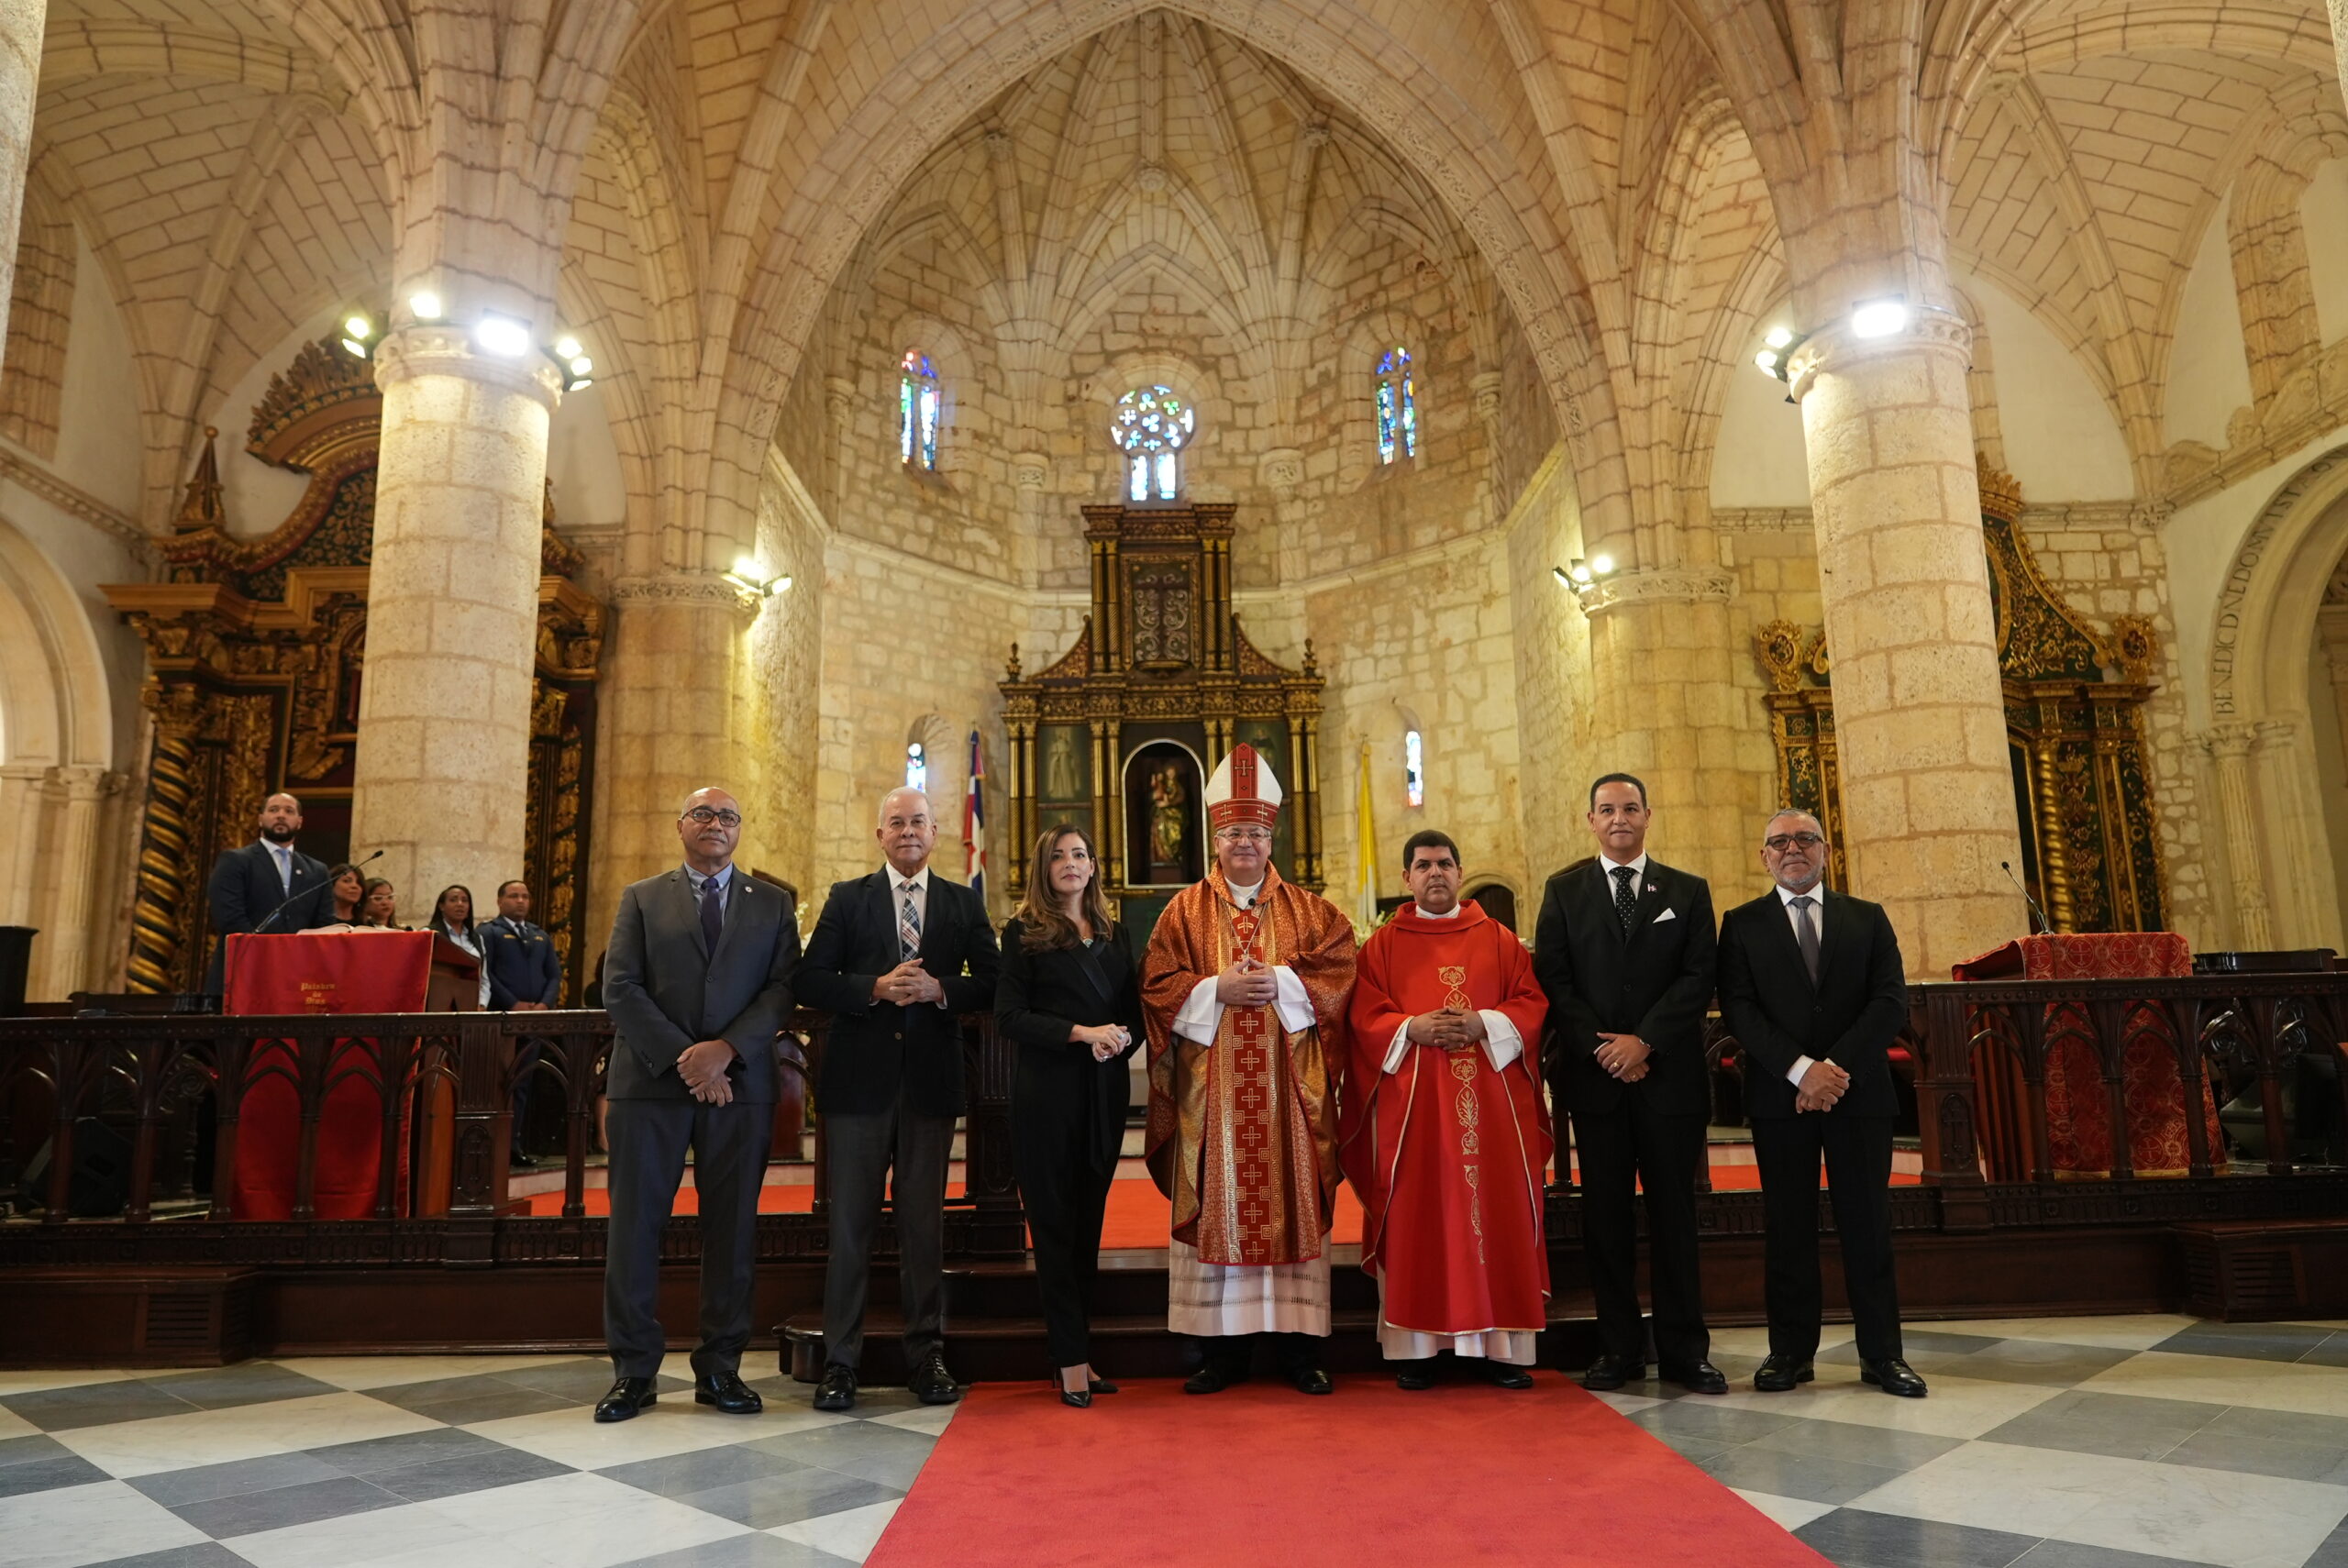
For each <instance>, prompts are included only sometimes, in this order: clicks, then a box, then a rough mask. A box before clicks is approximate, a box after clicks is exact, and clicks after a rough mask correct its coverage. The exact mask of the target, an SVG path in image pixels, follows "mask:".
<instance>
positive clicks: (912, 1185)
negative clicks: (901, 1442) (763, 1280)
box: [799, 789, 999, 1410]
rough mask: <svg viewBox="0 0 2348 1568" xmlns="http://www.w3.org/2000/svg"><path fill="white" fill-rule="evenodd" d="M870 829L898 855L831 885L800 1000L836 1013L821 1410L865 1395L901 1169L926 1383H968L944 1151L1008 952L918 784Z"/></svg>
mask: <svg viewBox="0 0 2348 1568" xmlns="http://www.w3.org/2000/svg"><path fill="white" fill-rule="evenodd" d="M873 836H874V837H875V838H877V839H879V840H880V842H881V854H882V856H884V857H886V859H887V860H888V865H887V866H886V867H883V868H882V869H881V870H879V871H875V872H873V873H872V874H871V875H870V876H869V877H858V878H854V879H853V880H851V881H847V882H835V883H833V884H832V893H831V897H830V898H828V899H826V900H824V912H823V914H822V915H821V916H819V917H818V918H817V919H816V922H815V933H814V935H813V936H811V937H809V938H808V939H807V956H806V958H805V959H804V960H803V961H802V962H801V964H800V966H799V998H800V1000H802V1001H803V1002H804V1003H805V1004H806V1005H807V1006H809V1007H818V1008H822V1009H824V1010H825V1011H827V1012H829V1013H830V1014H831V1015H832V1029H831V1037H830V1039H829V1040H828V1041H827V1042H826V1043H825V1047H824V1069H823V1081H822V1083H821V1084H820V1085H819V1086H818V1087H817V1089H816V1101H817V1103H818V1104H819V1105H821V1106H822V1107H823V1113H824V1158H825V1164H826V1167H827V1170H828V1180H829V1184H830V1185H829V1189H828V1192H827V1196H828V1197H829V1198H830V1199H831V1211H832V1220H831V1254H830V1260H829V1262H828V1263H827V1264H825V1270H824V1372H823V1377H822V1379H821V1381H820V1382H819V1383H818V1384H817V1385H816V1388H815V1408H817V1409H819V1410H847V1409H853V1408H855V1406H856V1368H857V1363H858V1361H859V1360H860V1359H861V1358H862V1355H863V1353H864V1299H865V1294H866V1290H867V1287H868V1286H869V1283H870V1280H871V1273H872V1237H873V1232H874V1231H875V1230H876V1229H877V1228H878V1227H879V1225H880V1223H881V1195H882V1193H883V1190H884V1189H885V1188H886V1187H888V1185H889V1172H890V1167H891V1165H892V1164H893V1165H894V1166H895V1168H896V1181H895V1193H896V1204H895V1214H896V1220H897V1278H898V1284H899V1288H900V1294H901V1295H902V1296H903V1301H904V1313H905V1326H904V1337H905V1365H906V1366H907V1367H908V1368H909V1369H910V1370H911V1375H910V1377H909V1379H908V1383H909V1386H911V1387H912V1389H913V1391H914V1397H917V1398H919V1399H920V1400H921V1402H922V1403H923V1404H925V1405H948V1404H951V1403H953V1402H954V1401H955V1400H957V1399H959V1398H960V1397H962V1390H961V1387H960V1386H959V1385H958V1384H957V1383H956V1382H955V1381H954V1375H953V1374H952V1373H950V1372H948V1371H947V1369H946V1332H945V1327H946V1285H945V1267H946V1160H947V1153H948V1152H949V1151H950V1150H951V1148H952V1146H953V1143H954V1119H955V1118H956V1117H958V1116H959V1115H961V1114H962V1026H961V1021H960V1019H958V1017H956V1014H958V1013H963V1012H970V1011H975V1010H980V1009H987V1008H991V1007H993V1006H994V982H995V967H996V965H997V963H998V961H999V955H998V954H997V952H996V949H995V941H994V930H993V928H992V927H991V926H990V925H988V924H987V911H986V906H985V905H984V904H983V903H981V902H980V900H979V896H978V895H977V894H976V893H974V892H972V891H971V890H970V889H968V888H966V887H963V886H962V885H961V884H959V883H958V882H948V881H947V880H946V879H945V878H941V877H936V876H932V875H931V874H930V870H929V852H930V849H931V848H932V846H934V845H936V843H937V818H936V813H934V812H932V811H931V810H930V804H929V797H928V796H926V795H925V794H923V793H922V792H921V791H920V790H911V789H906V790H890V791H889V793H888V794H887V795H885V796H883V797H882V798H881V822H880V826H879V827H878V828H876V829H875V830H874V833H873Z"/></svg>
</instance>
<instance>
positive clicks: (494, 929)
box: [480, 878, 562, 1170]
mask: <svg viewBox="0 0 2348 1568" xmlns="http://www.w3.org/2000/svg"><path fill="white" fill-rule="evenodd" d="M480 935H481V939H482V943H483V944H485V945H484V946H483V948H482V962H484V963H486V964H487V965H488V966H489V975H490V978H491V979H492V980H493V981H494V982H495V983H496V985H497V986H498V988H501V989H503V990H504V993H505V994H506V995H507V996H510V997H512V998H513V999H514V1010H515V1011H516V1012H543V1011H545V1010H547V1009H548V1008H550V1007H554V1006H556V1005H558V1004H559V1003H560V1001H561V1000H562V955H560V954H559V953H557V952H556V951H555V950H554V938H553V937H551V936H549V935H548V934H547V933H546V929H545V928H544V927H543V926H536V925H532V924H531V923H530V885H529V884H528V883H527V882H525V881H522V880H520V879H519V878H516V879H515V880H514V881H511V882H508V883H505V884H504V886H503V887H501V888H499V889H497V918H496V919H495V920H490V921H483V922H482V925H481V932H480ZM537 1065H538V1043H537V1041H535V1040H522V1041H517V1042H516V1043H515V1046H514V1115H513V1127H512V1131H511V1132H510V1134H509V1136H510V1137H511V1139H512V1153H511V1154H510V1155H509V1156H508V1159H509V1163H510V1164H513V1165H519V1166H521V1167H522V1168H523V1169H525V1170H527V1169H528V1168H530V1167H531V1166H532V1165H537V1163H538V1162H537V1160H535V1159H533V1158H531V1156H530V1155H529V1154H528V1153H527V1152H526V1150H525V1149H524V1148H523V1147H522V1129H523V1126H524V1124H525V1122H526V1119H527V1118H528V1116H529V1114H530V1088H531V1085H532V1083H533V1082H534V1081H535V1080H536V1079H537V1076H538V1075H537Z"/></svg>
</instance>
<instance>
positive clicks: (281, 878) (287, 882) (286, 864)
mask: <svg viewBox="0 0 2348 1568" xmlns="http://www.w3.org/2000/svg"><path fill="white" fill-rule="evenodd" d="M269 856H270V858H271V859H272V860H274V861H276V862H277V885H278V886H279V887H281V888H282V889H285V896H286V897H287V898H289V899H290V898H292V897H293V896H294V852H293V851H292V850H290V849H288V848H286V847H285V846H284V845H282V844H272V845H270V846H269Z"/></svg>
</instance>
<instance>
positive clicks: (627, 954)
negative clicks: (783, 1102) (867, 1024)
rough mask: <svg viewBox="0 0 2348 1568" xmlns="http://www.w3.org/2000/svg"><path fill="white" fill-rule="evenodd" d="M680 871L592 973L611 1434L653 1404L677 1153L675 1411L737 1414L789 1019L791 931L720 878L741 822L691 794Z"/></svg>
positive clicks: (630, 899)
mask: <svg viewBox="0 0 2348 1568" xmlns="http://www.w3.org/2000/svg"><path fill="white" fill-rule="evenodd" d="M677 836H678V838H680V839H681V840H682V841H683V844H684V849H685V863H684V865H683V866H681V867H678V868H677V869H676V870H673V871H664V872H662V873H661V874H660V875H659V876H658V877H648V878H645V879H644V880H643V881H641V882H637V883H634V884H632V885H631V886H630V887H628V888H627V889H626V890H625V891H623V892H622V893H621V894H620V907H619V914H618V916H617V917H616V918H615V920H614V921H613V922H612V944H611V948H610V950H609V952H608V953H607V955H606V961H605V964H604V1008H605V1009H606V1010H609V1011H610V1013H611V1015H612V1022H613V1024H614V1026H615V1029H616V1037H615V1039H614V1040H613V1042H612V1065H611V1070H610V1072H609V1074H608V1075H607V1076H606V1078H605V1084H604V1093H605V1095H606V1096H607V1097H608V1099H610V1102H611V1109H610V1120H609V1121H608V1122H607V1124H606V1128H605V1135H606V1136H607V1137H608V1139H609V1140H610V1143H611V1146H612V1156H611V1165H610V1183H611V1195H612V1218H611V1225H610V1228H609V1230H608V1231H607V1232H606V1242H605V1254H604V1338H605V1339H606V1340H607V1341H608V1342H610V1344H611V1349H612V1367H613V1370H614V1371H615V1373H617V1374H618V1376H617V1378H616V1380H615V1382H614V1383H613V1384H612V1387H611V1391H610V1392H609V1393H607V1394H605V1395H604V1397H603V1400H602V1402H601V1403H599V1404H598V1405H596V1407H595V1419H597V1420H599V1421H625V1420H626V1419H629V1418H630V1417H632V1416H634V1415H635V1414H636V1413H637V1411H638V1410H640V1409H642V1408H644V1407H645V1406H647V1405H649V1404H651V1403H652V1402H653V1399H654V1388H655V1383H654V1379H655V1378H656V1377H657V1376H659V1372H660V1358H661V1355H662V1353H663V1352H664V1351H665V1350H666V1348H667V1345H668V1334H667V1332H666V1331H665V1330H663V1329H662V1327H661V1325H660V1314H659V1294H660V1233H661V1231H663V1230H665V1229H666V1228H667V1226H668V1223H669V1210H670V1206H671V1205H673V1204H674V1203H675V1201H676V1198H677V1185H678V1183H679V1182H680V1181H681V1180H682V1179H683V1177H684V1173H685V1150H686V1148H687V1147H688V1146H690V1147H691V1148H692V1156H693V1187H695V1189H696V1190H697V1192H698V1195H699V1197H700V1199H701V1347H700V1348H699V1349H698V1350H696V1351H694V1352H693V1361H692V1365H693V1398H694V1399H695V1400H697V1401H698V1402H700V1403H701V1404H703V1405H714V1406H716V1407H717V1408H719V1409H720V1410H722V1411H725V1413H727V1414H728V1415H755V1414H756V1413H757V1412H758V1411H759V1409H760V1408H761V1406H762V1402H761V1401H760V1399H759V1396H758V1392H757V1390H755V1389H753V1388H751V1387H750V1386H748V1385H747V1384H745V1383H744V1382H743V1381H742V1378H741V1365H742V1351H743V1349H744V1347H746V1346H747V1345H748V1343H749V1342H750V1292H751V1286H752V1284H753V1281H754V1276H755V1272H756V1270H755V1265H756V1264H757V1262H758V1250H757V1243H758V1219H759V1187H760V1186H761V1185H762V1184H763V1183H764V1181H765V1178H766V1168H767V1144H768V1142H769V1140H770V1137H771V1136H772V1134H773V1132H774V1103H775V1099H776V1098H777V1090H778V1088H779V1086H780V1082H781V1067H780V1066H778V1064H777V1059H776V1054H775V1036H776V1035H777V1034H779V1033H780V1032H781V1030H782V1026H783V1024H784V1023H785V1022H787V1021H789V1020H790V1017H791V974H792V969H793V968H794V967H795V966H797V964H798V962H799V927H798V924H797V922H796V921H795V920H794V919H793V917H792V910H791V900H788V899H786V898H784V897H783V896H782V894H781V892H779V891H778V890H776V889H773V888H770V887H767V886H766V885H764V884H763V883H760V882H759V881H757V880H755V879H754V878H751V877H749V876H748V874H746V873H745V872H743V871H742V870H741V868H740V867H737V866H736V865H735V864H734V845H736V843H737V842H738V841H739V840H740V838H741V836H742V809H741V807H740V806H739V805H738V804H737V803H736V801H735V800H734V797H733V796H731V795H729V794H727V793H726V792H725V790H694V791H693V792H692V794H691V795H689V796H687V797H686V798H685V804H684V808H683V809H682V810H681V812H679V813H678V815H677Z"/></svg>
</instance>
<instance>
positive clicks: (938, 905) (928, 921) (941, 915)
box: [921, 872, 953, 967]
mask: <svg viewBox="0 0 2348 1568" xmlns="http://www.w3.org/2000/svg"><path fill="white" fill-rule="evenodd" d="M952 899H953V895H952V894H951V893H948V892H947V890H946V884H945V883H944V882H942V881H940V880H939V879H938V878H937V875H936V873H935V872H932V873H931V874H930V878H929V892H928V894H927V895H926V896H925V897H924V898H923V900H922V903H923V905H924V906H925V907H924V908H923V910H922V913H921V960H922V965H923V966H924V967H927V966H928V964H929V957H930V955H931V954H932V953H934V952H936V945H935V944H936V941H937V928H938V927H939V926H941V925H943V924H944V923H945V922H946V911H947V910H948V909H949V908H951V907H952V906H951V900H952Z"/></svg>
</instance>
